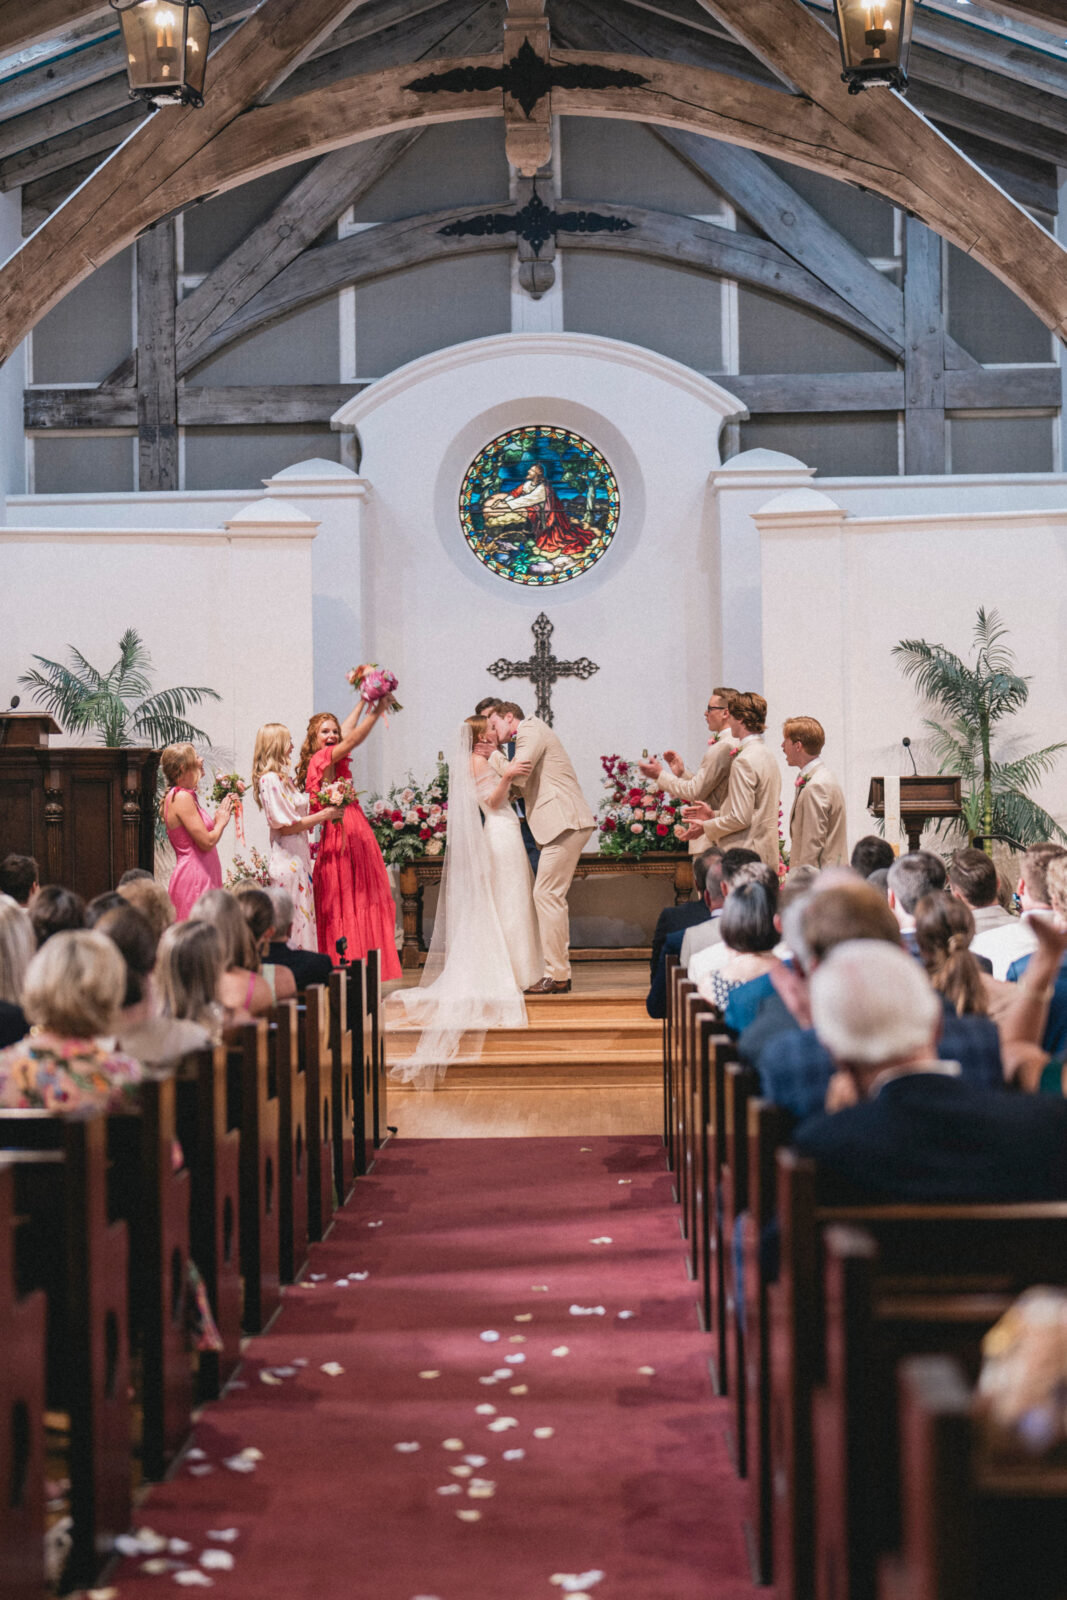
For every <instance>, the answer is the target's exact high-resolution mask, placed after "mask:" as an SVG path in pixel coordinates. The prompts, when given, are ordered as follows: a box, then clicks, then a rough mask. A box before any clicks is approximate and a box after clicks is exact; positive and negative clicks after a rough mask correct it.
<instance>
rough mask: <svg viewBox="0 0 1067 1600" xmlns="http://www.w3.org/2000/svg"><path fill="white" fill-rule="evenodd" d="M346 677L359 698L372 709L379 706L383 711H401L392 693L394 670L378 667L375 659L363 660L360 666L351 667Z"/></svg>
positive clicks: (401, 707)
mask: <svg viewBox="0 0 1067 1600" xmlns="http://www.w3.org/2000/svg"><path fill="white" fill-rule="evenodd" d="M347 677H348V681H349V683H350V684H351V685H352V687H353V689H355V691H356V693H357V694H358V695H359V697H360V699H361V700H364V701H365V702H366V703H367V705H368V706H370V707H371V708H372V709H376V708H377V707H378V706H381V708H382V710H383V711H403V709H404V708H403V706H402V705H401V704H400V701H399V700H398V699H397V698H396V696H395V695H394V693H393V690H394V689H395V688H396V687H397V679H396V673H395V672H390V671H388V669H387V668H385V667H380V666H379V665H378V663H377V662H376V661H365V662H364V663H363V665H362V666H361V667H353V668H352V671H351V672H350V673H348V674H347Z"/></svg>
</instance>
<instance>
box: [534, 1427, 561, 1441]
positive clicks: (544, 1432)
mask: <svg viewBox="0 0 1067 1600" xmlns="http://www.w3.org/2000/svg"><path fill="white" fill-rule="evenodd" d="M555 1431H556V1430H555V1428H535V1429H534V1431H533V1436H534V1438H535V1439H551V1438H552V1435H553V1434H554V1433H555Z"/></svg>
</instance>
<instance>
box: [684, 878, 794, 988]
mask: <svg viewBox="0 0 1067 1600" xmlns="http://www.w3.org/2000/svg"><path fill="white" fill-rule="evenodd" d="M763 870H764V871H767V870H768V869H766V868H764V869H763ZM777 906H778V881H777V878H774V879H773V881H772V882H767V881H766V880H762V881H761V879H757V878H754V879H753V881H752V882H750V883H741V884H738V885H737V886H736V887H735V888H734V889H733V891H732V893H731V894H730V896H729V898H728V900H727V901H726V904H725V906H724V907H723V912H722V948H723V949H724V950H726V951H727V952H728V954H727V957H726V960H725V961H724V962H723V963H722V964H721V965H720V966H719V967H718V968H717V969H716V970H715V971H713V972H710V973H709V974H708V976H707V977H706V978H703V979H702V980H701V982H700V983H699V984H698V985H697V989H698V992H699V993H700V994H701V995H702V996H703V998H704V999H705V1000H707V1002H708V1004H709V1005H713V1006H714V1007H715V1009H716V1010H717V1011H719V1012H722V1011H723V1010H725V1008H726V1003H727V1001H728V1000H729V998H730V995H731V993H732V992H733V990H735V989H739V988H740V987H741V985H742V984H746V983H751V982H752V980H753V979H754V978H761V977H763V976H765V975H766V974H767V973H768V972H769V971H770V970H771V968H772V967H776V966H778V965H779V963H780V958H779V957H778V956H777V955H775V953H774V949H775V946H776V945H777V943H778V927H777V925H776V922H775V911H776V910H777Z"/></svg>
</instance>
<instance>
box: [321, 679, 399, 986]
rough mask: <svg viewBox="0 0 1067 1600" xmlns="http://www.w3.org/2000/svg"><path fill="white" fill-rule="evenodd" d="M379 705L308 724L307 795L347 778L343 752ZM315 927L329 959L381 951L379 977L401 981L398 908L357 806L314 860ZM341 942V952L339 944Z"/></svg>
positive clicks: (330, 832)
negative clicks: (341, 954)
mask: <svg viewBox="0 0 1067 1600" xmlns="http://www.w3.org/2000/svg"><path fill="white" fill-rule="evenodd" d="M384 709H385V701H384V700H382V701H379V702H378V704H377V705H376V706H368V705H367V704H366V702H365V701H363V700H360V702H359V704H358V705H357V706H356V707H355V709H354V710H353V711H350V712H349V714H348V716H347V717H346V718H345V720H344V722H343V723H340V722H338V720H337V718H336V717H334V716H331V715H330V713H329V712H328V711H320V712H318V713H317V715H315V716H313V717H312V719H311V721H310V722H309V723H308V731H307V737H306V738H305V740H304V748H303V749H302V750H301V752H300V765H299V767H298V768H297V781H298V782H299V783H301V784H302V785H303V787H304V788H305V789H306V790H307V792H308V794H310V795H313V794H315V793H316V792H317V791H318V790H319V789H320V788H321V787H322V785H323V784H327V783H333V782H334V781H335V780H336V779H339V778H341V779H349V780H351V777H352V768H351V766H350V765H349V761H348V756H349V752H350V751H352V750H354V749H356V747H357V746H358V745H361V744H362V743H363V741H364V739H366V738H367V736H368V734H370V733H371V732H373V730H374V727H375V725H376V724H377V722H378V718H379V715H380V714H381V712H382V711H383V710H384ZM314 887H315V925H316V928H317V931H318V940H319V949H320V950H323V951H325V953H326V954H327V955H328V956H330V957H331V959H332V958H333V956H334V953H335V952H336V951H338V947H339V946H340V947H341V948H343V949H344V951H345V953H346V955H347V956H348V958H349V959H350V960H352V959H361V958H362V957H363V956H365V955H366V954H367V951H368V950H380V951H381V956H382V977H383V978H399V977H400V960H399V957H398V956H397V953H396V907H395V905H394V904H393V894H392V890H391V889H390V887H389V875H388V873H387V872H386V870H385V862H384V861H383V860H382V852H381V851H380V850H379V848H378V841H377V839H376V838H375V837H374V833H373V831H372V830H371V825H370V823H369V822H368V821H367V819H366V817H365V816H364V814H363V809H362V807H361V806H360V804H359V802H358V801H356V802H355V803H354V804H352V805H348V806H345V808H344V811H343V814H342V817H341V821H340V822H331V823H329V824H328V825H327V826H326V827H325V828H324V829H323V832H322V838H321V839H320V840H319V850H318V855H317V856H316V857H315V873H314ZM342 940H344V944H343V946H342V945H341V941H342Z"/></svg>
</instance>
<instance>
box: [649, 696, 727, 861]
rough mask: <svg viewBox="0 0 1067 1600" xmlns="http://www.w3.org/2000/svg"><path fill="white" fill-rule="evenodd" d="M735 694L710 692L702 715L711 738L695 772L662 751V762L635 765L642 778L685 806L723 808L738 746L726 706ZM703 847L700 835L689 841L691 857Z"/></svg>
mask: <svg viewBox="0 0 1067 1600" xmlns="http://www.w3.org/2000/svg"><path fill="white" fill-rule="evenodd" d="M736 693H737V691H736V689H725V688H719V689H713V690H712V691H711V697H710V698H709V700H708V704H707V708H706V710H705V712H704V721H705V722H706V723H707V728H708V733H709V734H710V735H711V737H710V738H709V740H708V747H707V749H706V750H705V752H704V755H703V758H702V759H701V762H700V765H699V767H698V768H697V770H696V771H695V772H690V771H689V769H688V767H687V766H686V765H685V762H684V761H683V760H682V758H681V756H680V755H679V754H678V752H677V750H665V751H664V752H663V761H657V760H655V759H653V760H651V761H639V762H638V763H637V765H638V767H639V769H640V770H641V772H643V773H644V775H645V777H646V778H654V779H655V780H656V783H657V784H658V786H659V788H660V789H662V790H663V792H664V794H670V795H674V797H675V798H676V799H678V800H684V801H686V802H687V803H690V802H692V801H694V800H704V801H706V802H707V804H708V805H709V806H712V807H713V808H715V809H716V810H717V809H718V808H719V807H720V806H721V805H722V803H723V801H724V800H725V799H726V791H727V788H728V787H729V784H730V762H731V760H732V758H733V754H734V752H735V750H736V749H737V743H738V741H737V739H736V738H735V736H734V734H733V733H732V732H731V730H730V709H729V705H728V703H727V702H728V700H729V697H730V695H732V694H736ZM664 762H665V763H666V765H664ZM706 848H707V841H706V840H705V839H704V838H703V835H700V836H698V837H696V838H693V839H691V840H690V842H689V853H690V855H698V854H699V853H700V852H701V851H702V850H705V849H706Z"/></svg>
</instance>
